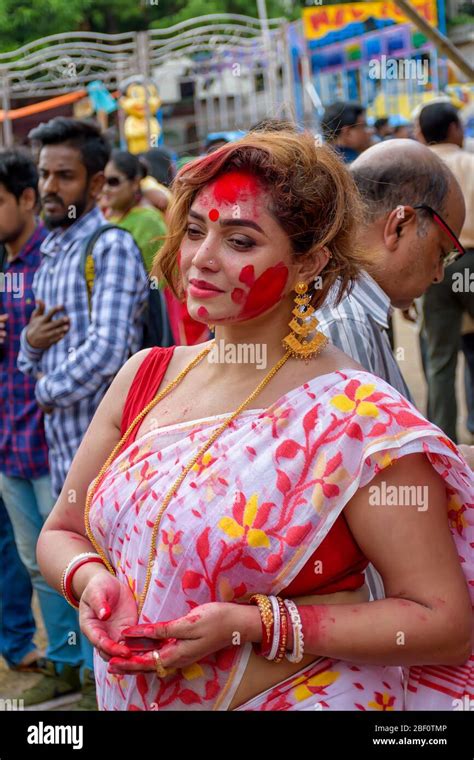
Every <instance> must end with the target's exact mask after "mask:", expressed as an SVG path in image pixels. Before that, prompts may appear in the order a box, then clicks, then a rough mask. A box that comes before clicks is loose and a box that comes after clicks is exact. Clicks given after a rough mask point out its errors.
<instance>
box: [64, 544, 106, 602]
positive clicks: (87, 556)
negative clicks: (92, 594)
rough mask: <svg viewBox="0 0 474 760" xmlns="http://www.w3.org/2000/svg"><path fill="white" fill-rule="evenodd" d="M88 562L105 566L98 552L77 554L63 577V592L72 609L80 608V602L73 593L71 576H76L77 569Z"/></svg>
mask: <svg viewBox="0 0 474 760" xmlns="http://www.w3.org/2000/svg"><path fill="white" fill-rule="evenodd" d="M87 562H102V564H104V560H103V559H102V557H101V556H100V554H96V552H82V553H81V554H76V556H75V557H73V558H72V560H71V561H70V562H69V564H68V565H67V567H66V569H65V570H64V572H63V574H62V577H61V591H62V593H63V596H64V597H65V599H66V601H67V602H69V604H70V605H71V607H75V608H76V609H78V608H79V600H78V599H76V598H75V596H74V595H73V593H72V589H71V588H70V580H72V578H71V576H73V575H74V573H75V571H76V569H77V568H79V567H81V566H82V565H85V564H86V563H87Z"/></svg>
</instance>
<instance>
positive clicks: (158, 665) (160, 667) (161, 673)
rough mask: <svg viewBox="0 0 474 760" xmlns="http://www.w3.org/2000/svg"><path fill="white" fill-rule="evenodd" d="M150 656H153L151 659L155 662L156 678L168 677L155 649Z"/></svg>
mask: <svg viewBox="0 0 474 760" xmlns="http://www.w3.org/2000/svg"><path fill="white" fill-rule="evenodd" d="M152 655H153V659H154V661H155V670H156V675H157V676H158V678H166V676H167V675H168V671H167V670H166V668H165V667H163V663H162V662H161V657H160V653H159V652H158V651H157V650H156V649H154V650H153V651H152Z"/></svg>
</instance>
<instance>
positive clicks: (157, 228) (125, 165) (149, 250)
mask: <svg viewBox="0 0 474 760" xmlns="http://www.w3.org/2000/svg"><path fill="white" fill-rule="evenodd" d="M145 173H146V169H145V168H144V166H143V164H142V163H141V161H140V160H139V159H138V158H137V157H136V156H134V155H132V153H128V152H127V151H125V150H116V151H114V152H113V153H112V157H111V159H110V161H109V163H108V164H107V166H106V167H105V183H104V189H103V203H104V205H105V215H106V216H107V218H108V220H109V222H112V223H114V224H117V225H118V226H119V227H123V229H125V230H128V231H129V232H130V233H131V234H132V235H133V237H134V239H135V242H136V243H137V245H138V247H139V248H140V250H141V252H142V256H143V261H144V264H145V267H146V270H147V272H150V269H151V266H152V264H153V259H154V257H155V254H156V252H157V250H158V249H159V248H160V246H161V245H162V243H163V239H164V236H165V235H166V224H165V221H164V218H163V215H162V214H161V212H160V211H158V209H156V208H154V207H153V206H151V205H150V203H149V202H148V201H147V200H145V198H144V197H143V195H142V192H141V189H140V182H141V180H142V179H143V177H144V175H145Z"/></svg>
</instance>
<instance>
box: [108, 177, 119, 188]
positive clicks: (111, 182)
mask: <svg viewBox="0 0 474 760" xmlns="http://www.w3.org/2000/svg"><path fill="white" fill-rule="evenodd" d="M122 182H123V180H122V179H121V178H120V177H106V178H105V182H104V184H105V185H108V186H109V187H118V186H119V185H121V184H122Z"/></svg>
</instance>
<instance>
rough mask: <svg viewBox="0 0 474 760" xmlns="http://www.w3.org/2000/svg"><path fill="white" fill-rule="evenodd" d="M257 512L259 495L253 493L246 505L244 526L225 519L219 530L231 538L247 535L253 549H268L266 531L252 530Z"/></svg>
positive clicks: (230, 519) (231, 519) (229, 518)
mask: <svg viewBox="0 0 474 760" xmlns="http://www.w3.org/2000/svg"><path fill="white" fill-rule="evenodd" d="M257 512H258V494H256V493H253V494H252V496H250V498H249V499H248V501H247V503H246V505H245V509H244V516H243V520H242V523H243V525H240V524H239V523H238V522H237V520H234V518H233V517H223V518H222V519H221V520H219V523H218V525H219V528H220V529H221V530H223V531H224V533H225V534H226V535H227V536H229V538H242V537H243V536H244V535H246V537H247V543H248V545H249V546H251V547H252V548H253V549H257V548H259V547H261V546H264V547H265V548H266V549H268V548H269V547H270V540H269V538H268V536H267V534H266V533H265V531H263V530H260V529H259V528H252V525H253V524H254V522H255V518H256V516H257Z"/></svg>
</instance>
